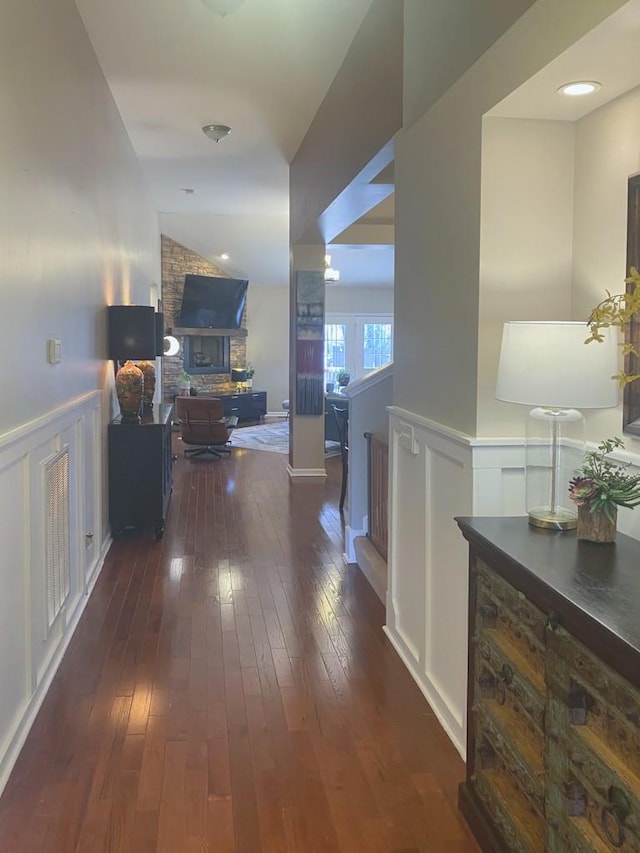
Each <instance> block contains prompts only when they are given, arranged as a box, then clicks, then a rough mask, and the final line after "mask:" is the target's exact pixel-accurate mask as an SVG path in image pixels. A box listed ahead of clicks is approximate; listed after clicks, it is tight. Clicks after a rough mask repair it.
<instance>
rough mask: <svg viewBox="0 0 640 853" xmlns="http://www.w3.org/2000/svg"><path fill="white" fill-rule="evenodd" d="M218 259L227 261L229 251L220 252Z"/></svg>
mask: <svg viewBox="0 0 640 853" xmlns="http://www.w3.org/2000/svg"><path fill="white" fill-rule="evenodd" d="M220 260H221V261H228V260H229V253H228V252H222V254H221V255H220Z"/></svg>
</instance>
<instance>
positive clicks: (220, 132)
mask: <svg viewBox="0 0 640 853" xmlns="http://www.w3.org/2000/svg"><path fill="white" fill-rule="evenodd" d="M202 132H203V133H204V135H205V136H208V137H209V139H213V141H214V142H220V140H221V139H224V138H225V136H229V134H230V133H231V128H230V127H229V126H228V125H227V124H205V125H204V127H203V128H202Z"/></svg>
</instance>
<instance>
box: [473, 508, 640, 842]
mask: <svg viewBox="0 0 640 853" xmlns="http://www.w3.org/2000/svg"><path fill="white" fill-rule="evenodd" d="M457 521H458V524H459V526H460V528H461V530H462V532H463V534H464V536H465V538H466V539H467V540H468V541H469V581H470V582H469V669H468V675H469V678H468V709H467V710H468V717H467V777H466V781H465V782H464V783H463V784H462V785H461V788H460V806H461V808H462V810H463V812H464V814H465V816H466V817H467V820H468V821H469V824H470V825H471V827H472V829H473V830H474V832H475V834H476V836H477V838H478V840H479V842H480V844H481V846H482V849H483V850H485V851H491V853H498V851H504V853H506V851H509V853H511V852H512V851H517V853H541V851H548V853H592V851H608V850H619V849H622V850H628V851H638V850H640V618H639V617H638V613H640V542H637V541H636V540H634V539H630V538H629V537H626V536H623V535H620V534H619V535H618V539H617V541H616V543H615V544H609V545H598V544H593V543H590V542H580V541H577V539H576V536H575V534H572V533H564V532H561V531H547V530H544V531H543V530H539V529H537V528H532V527H530V526H529V525H528V524H527V520H526V519H524V518H461V519H457Z"/></svg>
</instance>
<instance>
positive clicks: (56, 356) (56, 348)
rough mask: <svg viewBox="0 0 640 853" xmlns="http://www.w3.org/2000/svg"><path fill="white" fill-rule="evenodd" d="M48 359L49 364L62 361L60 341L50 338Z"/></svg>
mask: <svg viewBox="0 0 640 853" xmlns="http://www.w3.org/2000/svg"><path fill="white" fill-rule="evenodd" d="M47 361H48V362H49V364H59V363H60V362H61V361H62V347H61V344H60V341H56V340H54V339H53V338H49V340H48V341H47Z"/></svg>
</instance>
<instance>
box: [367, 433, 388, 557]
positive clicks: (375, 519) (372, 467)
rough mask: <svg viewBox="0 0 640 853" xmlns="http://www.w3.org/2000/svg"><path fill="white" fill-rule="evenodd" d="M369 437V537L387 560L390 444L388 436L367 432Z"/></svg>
mask: <svg viewBox="0 0 640 853" xmlns="http://www.w3.org/2000/svg"><path fill="white" fill-rule="evenodd" d="M364 437H365V438H366V439H367V497H368V513H369V523H368V530H367V538H368V539H369V540H370V541H371V544H372V545H373V546H374V548H375V549H376V551H377V552H378V554H380V556H381V557H382V558H383V559H384V560H385V561H386V559H387V547H388V538H389V533H388V528H387V505H388V499H389V445H388V442H387V440H386V438H385V437H384V436H382V435H379V434H377V433H372V432H365V434H364Z"/></svg>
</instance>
